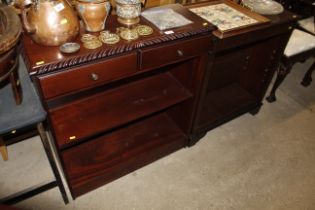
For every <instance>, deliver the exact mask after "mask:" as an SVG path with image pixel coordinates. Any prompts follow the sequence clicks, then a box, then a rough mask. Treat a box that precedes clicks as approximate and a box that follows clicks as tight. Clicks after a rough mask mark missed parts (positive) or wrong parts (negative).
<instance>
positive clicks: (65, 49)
mask: <svg viewBox="0 0 315 210" xmlns="http://www.w3.org/2000/svg"><path fill="white" fill-rule="evenodd" d="M59 50H60V52H62V53H67V54H70V53H75V52H77V51H79V50H80V44H78V43H75V42H67V43H64V44H62V45H61V46H60V47H59Z"/></svg>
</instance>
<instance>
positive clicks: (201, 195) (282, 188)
mask: <svg viewBox="0 0 315 210" xmlns="http://www.w3.org/2000/svg"><path fill="white" fill-rule="evenodd" d="M311 61H312V60H308V61H307V62H306V63H304V64H297V65H295V66H294V69H293V70H292V72H291V74H290V75H289V76H288V78H287V80H286V81H285V82H284V84H283V85H282V86H281V87H280V90H279V91H278V94H277V96H278V101H277V102H275V103H273V104H269V103H267V102H266V101H264V105H263V107H262V109H261V111H260V112H259V113H258V114H257V115H256V116H252V115H250V114H245V115H243V116H241V117H239V118H237V119H235V120H233V121H231V122H229V123H227V124H224V125H223V126H221V127H218V128H216V129H214V130H212V131H210V132H208V134H207V135H206V137H204V138H203V139H202V140H201V141H199V142H198V143H197V144H196V145H195V146H194V147H191V148H186V149H182V150H180V151H178V152H175V153H173V154H171V155H169V156H167V157H165V158H162V159H161V160H159V161H156V162H154V163H152V164H150V165H148V166H146V167H144V168H141V169H139V170H137V171H135V172H133V173H131V174H129V175H127V176H124V177H122V178H120V179H118V180H116V181H114V182H111V183H110V184H107V185H105V186H103V187H101V188H99V189H97V190H94V191H93V192H91V193H88V194H86V195H83V196H81V197H79V198H78V199H76V200H75V201H70V203H69V204H68V205H64V204H63V201H62V199H61V196H60V194H59V191H58V189H57V188H55V189H52V190H50V191H47V192H45V193H42V194H40V195H38V196H36V197H33V198H31V199H28V200H26V201H23V202H20V203H18V204H17V205H16V207H18V208H20V209H36V210H63V209H67V210H74V209H75V210H98V209H102V210H107V209H108V210H132V209H135V210H151V209H152V210H168V209H170V210H197V209H199V210H272V209H273V210H314V209H315V113H314V109H315V82H314V83H313V84H312V85H311V86H310V87H308V88H304V87H302V86H301V85H300V81H301V79H302V76H303V75H304V73H305V70H306V67H308V66H309V65H310V64H311ZM314 78H315V75H314ZM50 177H52V174H51V171H50V168H49V166H48V162H47V160H46V158H45V154H44V152H43V149H42V146H41V143H40V140H39V138H38V137H35V138H32V139H29V140H28V141H24V142H21V143H18V144H15V145H12V146H10V147H9V161H8V162H3V161H1V160H0V196H1V197H2V196H4V195H7V194H9V193H10V192H14V191H16V190H19V189H23V188H24V187H27V186H29V185H32V184H34V183H37V182H39V181H45V180H47V179H49V178H50Z"/></svg>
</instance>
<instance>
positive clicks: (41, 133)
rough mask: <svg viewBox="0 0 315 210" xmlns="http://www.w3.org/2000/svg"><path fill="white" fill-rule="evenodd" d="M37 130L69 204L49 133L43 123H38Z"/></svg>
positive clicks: (65, 200)
mask: <svg viewBox="0 0 315 210" xmlns="http://www.w3.org/2000/svg"><path fill="white" fill-rule="evenodd" d="M37 130H38V133H39V136H40V138H41V140H42V143H43V146H44V149H45V152H46V155H47V158H48V161H49V164H50V166H51V168H52V171H53V173H54V175H55V178H56V181H57V185H58V187H59V190H60V193H61V195H62V198H63V201H64V203H65V204H67V203H69V200H68V196H67V193H66V191H65V188H64V186H63V183H62V180H61V177H60V174H59V171H58V168H57V165H56V162H55V161H54V157H53V153H52V150H51V147H50V146H49V142H48V138H47V135H46V132H45V129H44V126H43V123H38V124H37Z"/></svg>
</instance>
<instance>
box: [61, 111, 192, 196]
mask: <svg viewBox="0 0 315 210" xmlns="http://www.w3.org/2000/svg"><path fill="white" fill-rule="evenodd" d="M186 145H187V138H186V136H185V135H184V134H183V133H182V131H181V130H180V129H179V128H178V127H177V126H176V125H175V124H174V122H173V121H172V120H171V119H170V118H169V117H168V116H167V115H166V114H165V113H163V114H159V115H157V116H153V117H150V118H148V119H145V120H143V121H140V122H138V123H135V124H132V125H129V126H127V127H125V128H122V129H120V130H118V131H116V132H113V133H110V134H108V135H105V136H103V137H99V138H97V139H94V140H91V141H89V142H86V143H83V144H81V145H78V146H76V147H73V148H70V149H68V150H65V151H64V152H62V159H63V163H64V167H65V173H66V176H67V179H68V184H69V187H70V190H71V193H72V196H73V197H74V198H76V197H78V196H80V195H82V194H84V193H86V192H89V191H91V190H93V189H95V188H97V187H100V186H102V185H104V184H106V183H108V182H110V181H112V180H114V179H117V178H119V177H121V176H123V175H125V174H127V173H130V172H132V171H134V170H136V169H138V168H140V167H142V166H144V165H146V164H148V163H151V162H153V161H154V160H157V159H159V158H161V157H163V156H165V155H167V154H170V153H171V152H174V151H176V150H178V149H180V148H182V147H184V146H186Z"/></svg>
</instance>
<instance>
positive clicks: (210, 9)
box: [189, 0, 270, 38]
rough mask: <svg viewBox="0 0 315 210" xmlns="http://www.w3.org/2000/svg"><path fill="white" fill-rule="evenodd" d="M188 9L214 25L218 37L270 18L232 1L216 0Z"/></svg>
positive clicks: (230, 34)
mask: <svg viewBox="0 0 315 210" xmlns="http://www.w3.org/2000/svg"><path fill="white" fill-rule="evenodd" d="M189 10H190V11H191V12H193V13H195V14H196V15H198V16H200V17H201V18H203V19H205V20H206V21H208V22H210V23H212V24H213V25H216V26H217V28H218V30H216V31H215V32H214V34H215V35H216V36H218V37H219V38H225V37H228V36H232V35H233V34H236V33H237V32H241V30H242V29H244V28H247V27H251V26H256V25H260V24H265V23H268V22H270V20H269V19H268V18H266V17H264V16H262V15H259V14H257V13H254V12H252V11H250V10H248V9H246V8H244V7H242V6H240V5H238V4H236V3H234V2H232V1H229V0H218V1H211V2H207V3H201V4H193V5H190V6H189Z"/></svg>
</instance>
